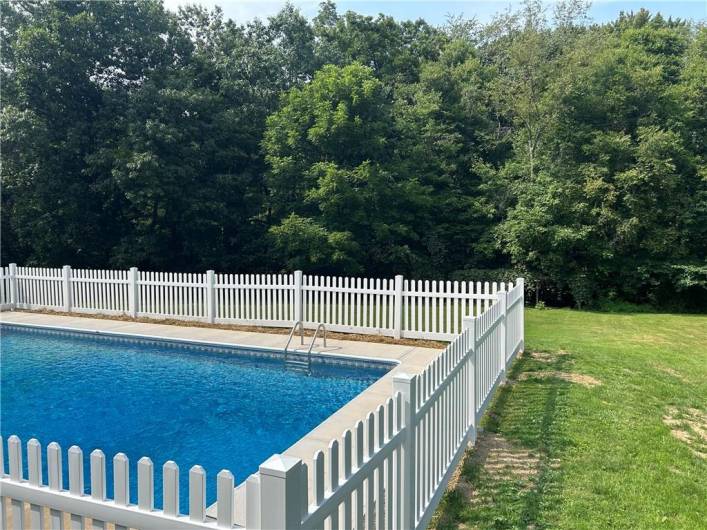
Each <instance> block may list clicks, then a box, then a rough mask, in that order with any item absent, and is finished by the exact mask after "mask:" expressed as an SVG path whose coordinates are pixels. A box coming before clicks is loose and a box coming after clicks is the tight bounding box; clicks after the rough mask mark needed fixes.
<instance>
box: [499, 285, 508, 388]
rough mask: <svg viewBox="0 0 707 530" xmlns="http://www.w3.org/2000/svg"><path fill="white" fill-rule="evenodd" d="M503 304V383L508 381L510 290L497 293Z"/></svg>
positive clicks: (501, 346) (500, 302) (501, 348)
mask: <svg viewBox="0 0 707 530" xmlns="http://www.w3.org/2000/svg"><path fill="white" fill-rule="evenodd" d="M496 297H497V298H498V303H499V304H501V344H500V345H499V346H500V350H501V359H500V360H501V383H503V382H505V381H506V359H508V323H507V321H506V319H507V318H508V291H505V290H504V291H501V292H500V293H498V294H497V295H496Z"/></svg>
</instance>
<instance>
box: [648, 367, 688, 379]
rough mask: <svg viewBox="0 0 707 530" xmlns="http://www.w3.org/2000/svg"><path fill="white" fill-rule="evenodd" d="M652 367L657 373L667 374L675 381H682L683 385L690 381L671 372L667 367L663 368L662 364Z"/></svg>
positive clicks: (678, 373) (673, 371) (677, 373)
mask: <svg viewBox="0 0 707 530" xmlns="http://www.w3.org/2000/svg"><path fill="white" fill-rule="evenodd" d="M653 367H654V368H655V369H656V370H659V371H661V372H663V373H664V374H668V375H669V376H671V377H674V378H675V379H678V380H680V381H682V382H683V383H690V380H689V379H688V378H687V377H685V376H684V375H682V374H681V373H680V372H677V371H675V370H673V369H672V368H670V367H669V366H665V365H663V364H658V363H654V364H653Z"/></svg>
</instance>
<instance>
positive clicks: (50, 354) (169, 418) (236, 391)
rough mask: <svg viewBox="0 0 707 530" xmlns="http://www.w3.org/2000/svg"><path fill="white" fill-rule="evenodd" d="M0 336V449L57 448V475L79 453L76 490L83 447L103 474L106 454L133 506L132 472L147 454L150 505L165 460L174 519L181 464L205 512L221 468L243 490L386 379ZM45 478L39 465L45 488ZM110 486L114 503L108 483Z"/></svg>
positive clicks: (42, 336)
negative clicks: (0, 442) (174, 478)
mask: <svg viewBox="0 0 707 530" xmlns="http://www.w3.org/2000/svg"><path fill="white" fill-rule="evenodd" d="M0 331H1V338H0V346H1V347H2V350H1V354H2V358H1V361H2V370H1V380H0V383H1V391H0V399H1V401H0V419H1V421H2V424H1V426H0V427H1V431H2V435H3V438H4V440H5V441H6V440H7V437H8V436H9V435H10V434H17V435H18V436H19V437H20V438H21V439H22V442H23V444H24V443H26V442H27V440H29V439H30V438H32V437H34V438H37V439H38V440H39V441H40V442H41V443H42V447H43V450H44V448H46V445H47V444H48V443H49V442H51V441H56V442H58V443H59V444H60V445H61V447H62V452H63V453H64V459H65V460H64V468H63V469H64V472H65V474H66V472H67V469H68V466H67V464H66V450H67V449H68V448H69V447H70V446H71V445H74V444H75V445H78V446H80V447H81V448H82V449H83V451H84V457H85V463H84V467H85V470H86V473H87V476H86V480H85V482H86V484H88V483H89V480H88V469H89V467H88V465H89V464H88V456H89V453H90V452H91V451H92V450H93V449H95V448H100V449H102V450H103V452H104V453H105V454H106V458H107V459H108V463H109V465H107V466H106V467H107V471H108V473H109V474H111V473H112V465H110V462H111V459H112V457H113V455H114V454H115V453H117V452H120V451H122V452H124V453H126V454H127V455H128V457H129V458H130V466H131V469H130V472H131V473H130V478H131V496H132V499H133V502H134V501H135V499H136V496H137V484H136V480H137V477H136V475H137V473H136V469H135V464H136V462H137V460H138V459H139V458H140V457H142V456H149V457H150V458H151V459H152V461H153V462H154V463H155V486H156V487H155V490H156V491H155V496H156V502H157V504H158V505H161V483H162V464H163V463H164V462H165V461H166V460H174V461H175V462H177V464H178V465H179V468H180V486H181V490H180V491H181V499H180V501H181V502H180V504H181V506H182V510H186V507H187V506H188V505H187V492H188V489H187V484H188V477H187V475H188V470H189V468H190V467H191V466H193V465H194V464H200V465H201V466H203V467H204V468H205V469H206V473H207V497H208V499H209V502H213V501H214V500H215V496H216V491H215V489H216V487H215V477H216V473H218V472H219V471H220V470H221V469H230V470H231V471H232V472H233V473H234V475H235V477H236V482H241V481H243V480H245V479H246V478H247V477H248V475H249V474H251V473H253V472H255V471H256V470H257V469H258V465H259V464H260V463H262V462H263V461H264V460H266V459H267V458H268V457H269V456H270V455H272V454H273V453H278V452H282V451H284V450H285V449H287V448H288V447H289V446H290V445H291V444H293V443H294V442H296V441H297V440H298V439H299V438H301V437H302V436H303V435H305V434H306V433H307V432H309V431H310V430H311V429H312V428H314V427H315V426H317V425H318V424H319V423H321V422H322V421H323V420H324V419H326V418H327V417H328V416H329V415H331V414H332V413H333V412H334V411H336V410H337V409H339V408H340V407H341V406H342V405H344V404H345V403H347V402H348V401H350V400H351V399H352V398H353V397H354V396H356V395H357V394H359V393H360V392H361V391H362V390H363V389H365V388H366V387H367V386H369V385H370V384H371V383H373V382H374V381H375V380H376V379H378V378H379V377H380V376H381V375H383V374H384V373H385V372H386V371H387V369H388V367H385V366H382V365H377V366H370V367H367V368H361V367H350V368H349V367H341V366H335V365H325V364H313V373H312V375H311V376H307V375H304V374H299V373H293V372H290V371H286V370H285V369H284V368H283V363H282V360H281V359H273V358H258V357H254V356H253V355H249V354H248V351H247V350H239V351H235V350H231V349H227V348H206V347H199V346H184V345H182V344H174V343H169V342H159V341H139V340H127V339H124V338H114V337H106V336H95V335H86V334H77V333H67V332H53V331H47V330H34V329H24V328H19V327H12V326H2V327H0ZM44 454H45V458H46V453H44ZM6 465H7V464H6ZM25 466H26V462H25ZM6 469H7V467H6ZM46 476H47V475H46V462H45V470H44V477H45V481H46ZM64 480H65V487H68V482H67V481H68V478H67V477H65V478H64ZM108 484H109V494H110V495H111V496H112V477H108Z"/></svg>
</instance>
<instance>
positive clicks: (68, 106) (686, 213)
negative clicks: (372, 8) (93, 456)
mask: <svg viewBox="0 0 707 530" xmlns="http://www.w3.org/2000/svg"><path fill="white" fill-rule="evenodd" d="M0 10H1V14H2V19H3V26H2V29H0V37H1V43H2V65H1V66H2V68H1V69H0V76H1V79H0V81H1V82H2V88H3V90H2V110H1V113H0V141H1V142H2V214H1V221H2V249H1V250H2V260H3V262H4V263H7V262H11V261H15V262H18V263H22V264H27V265H42V266H58V265H62V264H71V265H74V266H89V267H129V266H138V267H140V268H143V269H158V270H170V271H187V270H200V269H205V268H214V269H218V270H221V271H224V272H244V271H247V272H274V271H279V270H284V269H292V268H302V269H304V270H306V271H315V272H323V273H331V274H361V275H377V276H380V275H391V274H396V273H403V274H406V275H407V276H409V277H412V278H417V277H424V278H438V279H474V280H476V279H509V278H512V277H515V276H516V275H523V276H525V277H526V278H527V280H528V282H527V283H528V285H529V288H530V289H532V290H533V291H535V294H536V296H537V297H538V299H543V300H546V301H548V302H550V303H572V304H576V305H591V304H596V303H598V302H601V301H603V300H607V299H609V300H611V299H615V300H626V301H631V302H637V303H646V302H648V303H660V304H661V305H663V306H664V305H665V303H670V304H673V305H674V306H677V305H683V306H686V307H690V308H700V307H701V308H705V306H707V163H706V157H707V142H706V139H707V88H706V87H707V29H706V28H705V27H704V25H700V24H695V23H692V22H689V21H684V20H673V19H665V18H664V17H662V16H661V15H660V14H658V13H649V12H648V11H645V10H641V11H639V12H636V13H624V14H622V15H621V16H620V17H619V18H618V19H616V20H615V21H613V22H611V23H608V24H601V25H598V24H590V23H589V22H587V20H586V12H587V6H586V5H585V2H582V1H578V0H567V1H565V2H562V3H560V4H557V5H556V6H555V10H554V13H550V10H549V9H548V8H546V7H545V6H543V5H542V4H541V3H540V2H539V1H537V0H528V1H527V2H526V3H525V4H524V6H523V7H522V8H521V9H519V10H518V11H516V12H505V13H502V14H500V15H498V16H497V17H496V18H495V19H494V20H493V21H492V22H491V23H489V24H486V25H481V24H478V23H476V22H475V21H474V20H459V19H450V21H449V23H448V24H447V25H445V26H442V27H435V26H432V25H430V24H428V23H426V22H425V21H423V20H417V21H397V20H395V19H393V18H391V17H387V16H384V15H379V16H378V17H370V16H363V15H360V14H357V13H354V12H350V11H349V12H346V13H340V12H339V11H338V10H337V8H336V6H335V4H334V3H333V2H331V1H327V2H323V3H322V4H321V6H320V9H319V13H318V15H317V16H316V17H315V18H314V19H312V20H307V19H306V18H305V17H303V16H302V15H301V14H300V13H299V12H298V11H297V9H295V8H294V7H292V6H290V5H288V6H286V7H284V8H283V9H282V10H281V11H280V13H278V14H277V15H276V16H274V17H271V18H269V19H267V20H266V21H260V20H255V21H252V22H248V23H246V24H238V23H235V22H233V21H231V20H225V19H224V17H223V15H222V13H221V12H220V10H219V9H214V10H211V11H209V10H207V9H205V8H202V7H197V6H189V7H186V8H182V9H180V10H179V12H178V13H173V12H170V11H168V10H166V9H165V8H164V6H163V5H162V4H161V2H160V1H159V0H146V1H116V2H93V1H65V2H48V1H47V2H25V1H16V2H2V3H0Z"/></svg>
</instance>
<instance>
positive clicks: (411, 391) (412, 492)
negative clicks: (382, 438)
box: [393, 374, 417, 528]
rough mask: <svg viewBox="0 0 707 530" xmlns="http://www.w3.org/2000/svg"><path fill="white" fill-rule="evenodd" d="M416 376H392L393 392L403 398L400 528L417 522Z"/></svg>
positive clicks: (412, 526) (412, 525)
mask: <svg viewBox="0 0 707 530" xmlns="http://www.w3.org/2000/svg"><path fill="white" fill-rule="evenodd" d="M416 383H417V377H416V376H411V375H408V374H397V375H395V376H394V377H393V393H394V394H397V393H398V392H400V394H401V395H402V398H403V418H404V420H403V424H404V426H403V429H405V437H404V439H403V443H402V445H401V448H402V450H403V454H402V458H401V461H400V467H401V472H402V475H403V476H402V485H403V491H402V495H401V498H400V504H401V520H400V528H415V525H416V523H417V487H416V485H415V481H416V480H417V479H416V476H417V473H416V469H415V462H416V461H417V457H416V451H417V448H416V447H415V435H416V433H415V430H416V426H415V404H416V403H417V394H416V392H417V387H416Z"/></svg>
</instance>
